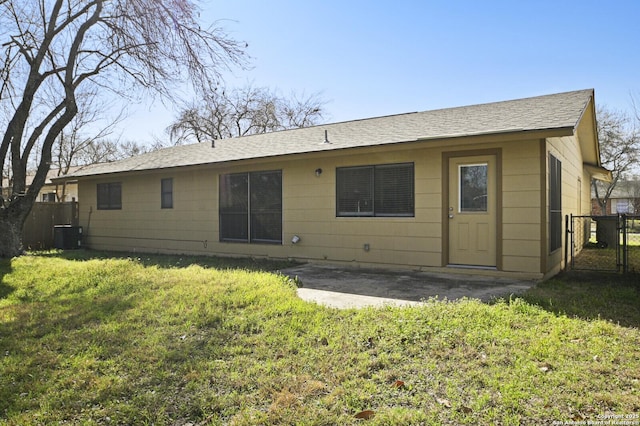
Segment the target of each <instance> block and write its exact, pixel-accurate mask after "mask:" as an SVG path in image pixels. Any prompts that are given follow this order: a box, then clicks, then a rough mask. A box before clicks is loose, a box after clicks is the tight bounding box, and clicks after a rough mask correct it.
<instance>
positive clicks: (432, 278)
mask: <svg viewBox="0 0 640 426" xmlns="http://www.w3.org/2000/svg"><path fill="white" fill-rule="evenodd" d="M281 272H282V273H283V274H285V275H287V276H289V277H290V278H296V277H297V279H298V281H299V282H300V283H301V285H302V286H301V287H300V288H298V296H299V297H300V298H302V299H304V300H307V301H312V302H316V303H319V304H322V305H326V306H331V307H335V308H343V309H344V308H362V307H365V306H384V305H389V304H391V305H399V306H402V305H405V306H406V305H415V304H419V303H420V302H421V301H423V300H426V299H429V298H431V297H437V298H439V299H447V300H456V299H460V298H463V297H467V298H473V299H480V300H482V301H489V300H491V299H494V298H497V297H508V296H509V295H511V294H519V293H522V292H524V291H526V290H527V289H529V288H530V287H532V286H534V285H535V284H536V282H537V281H536V280H532V279H521V278H515V277H509V278H505V277H495V276H491V275H489V274H482V273H480V272H479V273H470V271H465V273H462V271H457V270H455V269H452V271H451V272H450V273H449V272H447V273H440V272H423V271H410V270H386V269H363V268H348V267H341V266H335V265H315V264H304V265H299V266H295V267H292V268H287V269H285V270H282V271H281Z"/></svg>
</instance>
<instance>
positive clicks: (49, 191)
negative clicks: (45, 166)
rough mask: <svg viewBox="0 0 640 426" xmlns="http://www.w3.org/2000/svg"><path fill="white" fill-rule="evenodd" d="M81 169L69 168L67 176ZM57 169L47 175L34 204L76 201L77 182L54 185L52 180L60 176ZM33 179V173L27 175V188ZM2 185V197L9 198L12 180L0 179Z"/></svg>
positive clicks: (57, 182) (60, 182)
mask: <svg viewBox="0 0 640 426" xmlns="http://www.w3.org/2000/svg"><path fill="white" fill-rule="evenodd" d="M80 169H81V166H74V167H70V168H69V174H71V173H73V172H76V171H78V170H80ZM60 174H61V173H60V170H59V169H51V170H49V172H48V173H47V179H46V181H45V183H44V185H43V186H42V188H41V189H40V192H38V196H37V197H36V202H38V203H57V202H68V201H76V200H77V199H78V188H77V182H76V181H75V180H72V179H69V180H57V181H56V182H55V183H54V182H53V181H52V179H54V178H56V177H58V176H60ZM34 177H35V173H29V174H27V182H26V184H27V188H28V187H29V186H30V185H31V182H33V178H34ZM1 182H2V184H1V185H0V186H1V188H2V196H3V197H4V198H9V196H10V194H11V189H12V186H13V180H12V179H11V178H9V177H7V176H3V177H2V181H1Z"/></svg>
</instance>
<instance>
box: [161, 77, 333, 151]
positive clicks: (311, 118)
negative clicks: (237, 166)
mask: <svg viewBox="0 0 640 426" xmlns="http://www.w3.org/2000/svg"><path fill="white" fill-rule="evenodd" d="M324 104H325V102H324V101H323V100H321V99H320V97H319V95H317V94H313V95H310V96H301V97H300V96H298V95H296V94H293V95H292V96H291V98H285V97H283V96H280V95H278V94H277V93H276V92H275V91H272V90H269V89H267V88H264V87H258V88H256V87H253V86H250V85H249V86H246V87H243V88H240V89H233V90H229V91H227V90H222V89H221V88H217V89H216V90H213V91H211V92H209V93H208V94H206V95H205V96H204V97H203V98H202V99H200V100H197V101H192V102H191V103H190V104H188V105H186V106H185V107H184V108H183V109H182V111H181V112H180V113H179V115H178V118H177V119H176V120H175V122H174V123H173V124H172V125H171V126H170V127H169V128H168V129H167V130H168V132H169V134H170V136H171V139H172V140H173V141H174V142H175V143H177V144H179V143H183V142H186V141H191V140H195V141H197V142H205V141H213V140H215V139H226V138H233V137H239V136H247V135H253V134H257V133H267V132H273V131H277V130H284V129H291V128H297V127H308V126H312V125H314V124H317V123H318V122H319V121H320V120H321V119H322V118H323V116H324V114H325V112H324Z"/></svg>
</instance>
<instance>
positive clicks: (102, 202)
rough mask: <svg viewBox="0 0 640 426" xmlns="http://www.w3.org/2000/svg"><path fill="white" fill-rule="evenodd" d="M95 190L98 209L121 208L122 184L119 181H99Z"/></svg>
mask: <svg viewBox="0 0 640 426" xmlns="http://www.w3.org/2000/svg"><path fill="white" fill-rule="evenodd" d="M97 190H98V194H97V198H98V210H120V209H122V185H121V183H120V182H110V183H99V184H98V186H97Z"/></svg>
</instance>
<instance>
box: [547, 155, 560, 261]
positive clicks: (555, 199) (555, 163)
mask: <svg viewBox="0 0 640 426" xmlns="http://www.w3.org/2000/svg"><path fill="white" fill-rule="evenodd" d="M561 247H562V162H561V161H560V160H558V159H557V158H556V157H554V156H553V155H551V154H549V250H550V251H551V252H553V251H554V250H557V249H559V248H561Z"/></svg>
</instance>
